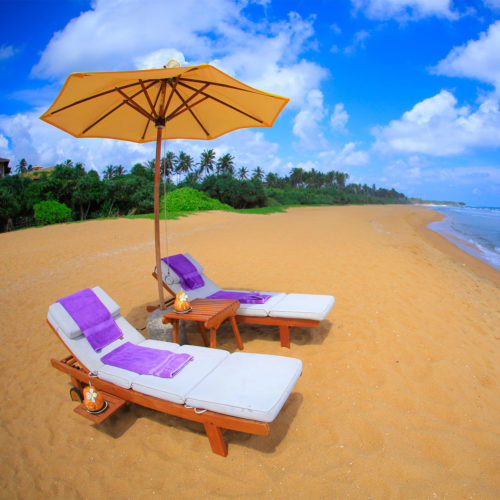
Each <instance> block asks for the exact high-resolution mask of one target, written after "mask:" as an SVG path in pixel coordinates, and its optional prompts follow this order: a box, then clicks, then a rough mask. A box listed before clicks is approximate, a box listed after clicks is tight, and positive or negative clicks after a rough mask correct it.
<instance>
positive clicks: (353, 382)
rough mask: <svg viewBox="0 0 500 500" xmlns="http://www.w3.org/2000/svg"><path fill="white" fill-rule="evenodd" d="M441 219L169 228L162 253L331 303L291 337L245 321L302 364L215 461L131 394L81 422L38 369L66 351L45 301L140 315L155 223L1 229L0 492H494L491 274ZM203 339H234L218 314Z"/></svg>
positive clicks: (497, 401) (496, 383) (247, 285)
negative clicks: (97, 303)
mask: <svg viewBox="0 0 500 500" xmlns="http://www.w3.org/2000/svg"><path fill="white" fill-rule="evenodd" d="M441 217H442V216H441V215H440V214H438V213H437V212H434V211H432V210H428V209H426V208H422V207H413V206H359V207H358V206H351V207H318V208H293V209H290V210H288V212H287V213H284V214H280V213H278V214H273V215H266V216H263V215H242V214H233V213H227V212H210V213H202V214H196V215H192V216H190V217H186V218H181V219H180V220H177V221H168V232H169V233H168V234H169V239H168V246H169V249H168V250H169V253H170V254H174V253H178V252H186V251H187V252H190V253H191V254H192V255H193V256H194V257H195V258H196V259H197V260H198V261H199V262H201V263H203V265H204V267H205V271H206V273H207V275H208V276H210V277H211V278H212V279H213V281H215V283H217V284H218V285H219V286H221V287H224V288H241V289H249V290H271V291H283V292H297V293H317V294H331V295H334V296H335V299H336V303H335V306H334V308H333V309H332V311H331V313H330V314H329V315H328V317H327V319H326V320H325V321H324V322H323V323H322V325H321V326H320V327H319V328H315V329H305V328H304V329H303V328H296V329H292V333H291V349H289V350H288V349H285V348H282V347H280V343H279V335H278V329H277V327H260V326H253V325H241V326H240V330H241V334H242V339H243V342H244V345H245V351H246V352H258V353H269V354H279V355H283V356H293V357H297V358H300V359H301V360H302V361H303V364H304V370H303V374H302V377H301V378H300V379H299V381H298V383H297V385H296V387H295V389H294V391H293V392H292V394H291V396H290V398H289V399H288V401H287V402H286V404H285V406H284V408H283V410H282V411H281V413H280V414H279V415H278V417H277V418H276V420H275V421H274V422H273V423H272V424H271V434H270V435H269V436H250V435H246V434H242V433H237V432H232V431H228V432H226V433H225V439H226V442H227V443H228V449H229V455H228V456H227V457H226V458H222V457H220V456H218V455H215V454H213V453H212V452H211V450H210V445H209V442H208V439H207V438H206V436H205V434H204V431H203V427H202V426H201V425H199V424H196V423H192V422H188V421H186V420H181V419H178V418H175V417H171V416H168V415H164V414H160V413H158V412H154V411H151V410H148V409H145V408H141V407H137V406H131V407H129V408H127V409H122V410H120V411H119V412H118V413H117V414H116V415H114V416H112V417H111V418H110V419H108V420H107V421H106V422H104V423H103V424H102V425H100V426H94V425H93V424H91V423H90V422H89V421H88V420H86V419H84V418H82V417H80V416H78V415H77V414H75V413H74V412H73V408H74V407H75V406H76V403H75V402H73V401H71V400H70V398H69V388H70V383H69V377H67V376H65V375H63V374H62V373H60V372H58V371H57V370H55V369H54V368H52V367H51V365H50V358H52V357H56V358H59V359H62V358H63V357H65V356H66V354H67V351H66V350H65V348H64V346H63V345H62V343H61V342H60V341H59V340H58V339H57V337H56V336H55V335H54V333H53V332H52V331H51V329H50V328H49V326H48V325H47V323H46V315H47V310H48V306H49V305H50V304H51V303H53V302H54V301H55V300H57V299H58V298H60V297H63V296H65V295H68V294H71V293H73V292H75V291H78V290H80V289H82V288H85V287H92V286H96V285H99V286H101V287H102V288H103V289H104V290H105V291H107V292H108V293H109V294H110V295H111V297H113V298H114V299H115V301H116V302H118V304H120V305H121V310H122V314H123V315H124V316H125V317H126V318H127V319H128V320H129V321H130V322H131V323H132V324H133V325H134V326H135V327H136V328H139V329H140V328H143V327H144V326H145V322H146V318H147V316H148V313H147V311H146V305H147V304H153V303H155V298H156V296H157V287H156V281H155V280H154V279H153V278H152V276H151V272H152V268H153V261H154V244H153V222H152V221H151V220H142V219H141V220H128V219H117V220H108V221H89V222H83V223H78V224H68V225H56V226H49V227H44V228H34V229H28V230H23V231H17V232H13V233H6V234H0V248H1V252H0V263H1V264H0V280H1V283H2V285H1V290H0V294H1V295H0V303H1V304H2V305H1V309H0V310H1V314H0V327H1V328H0V332H1V339H2V341H1V343H0V356H1V367H2V369H1V372H0V377H1V378H0V380H1V391H0V402H1V410H0V422H1V426H0V439H1V448H2V452H1V454H2V460H1V465H0V468H1V469H0V472H1V474H0V497H1V498H9V499H11V498H29V499H33V498H44V499H45V498H51V499H52V498H65V499H67V498H107V499H110V498H111V499H114V498H116V499H118V498H131V499H136V498H138V499H146V498H147V499H150V498H154V497H157V498H204V497H208V498H210V497H212V498H216V497H229V498H257V497H258V498H273V499H274V498H308V499H309V498H405V499H408V498H410V499H411V498H418V499H424V498H425V499H427V498H430V499H433V498H453V499H462V498H481V499H494V498H495V499H498V498H500V311H499V309H500V273H499V272H498V271H495V270H494V269H493V268H490V267H488V266H487V265H486V264H483V263H481V262H479V261H477V260H475V259H474V258H472V257H470V256H468V255H467V254H465V253H464V252H462V251H460V250H459V249H457V248H455V247H454V246H453V245H452V244H451V243H449V242H448V241H447V240H445V239H444V238H443V237H441V236H439V235H438V234H436V233H433V232H432V231H430V230H428V229H426V228H425V226H426V225H427V224H429V223H430V222H431V221H433V220H438V219H440V218H441ZM162 230H163V228H162ZM188 335H189V339H190V342H191V343H194V344H198V345H201V338H200V335H199V333H198V331H197V329H196V326H195V328H189V329H188ZM217 346H218V347H220V348H222V349H227V350H229V351H231V352H234V351H236V350H237V346H236V343H235V339H234V336H233V334H232V331H231V328H230V327H229V326H226V325H224V326H223V327H221V329H220V330H219V332H218V335H217Z"/></svg>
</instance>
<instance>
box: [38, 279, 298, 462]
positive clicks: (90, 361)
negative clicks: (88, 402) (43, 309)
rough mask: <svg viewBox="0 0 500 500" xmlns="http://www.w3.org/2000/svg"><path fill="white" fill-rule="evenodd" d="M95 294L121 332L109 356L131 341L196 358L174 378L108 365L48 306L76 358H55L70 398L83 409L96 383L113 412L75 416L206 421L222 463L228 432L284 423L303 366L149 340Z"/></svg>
mask: <svg viewBox="0 0 500 500" xmlns="http://www.w3.org/2000/svg"><path fill="white" fill-rule="evenodd" d="M92 290H93V291H94V293H95V294H96V295H97V296H98V298H99V299H100V300H101V302H102V303H103V304H104V306H105V307H106V308H107V309H108V310H109V312H110V313H111V315H112V317H113V319H114V321H115V323H116V325H117V326H118V327H119V328H120V329H121V331H122V333H123V336H122V337H121V338H119V339H117V340H114V341H113V342H112V343H111V344H109V346H107V347H106V348H105V349H110V350H113V349H116V348H117V347H118V346H120V345H123V344H124V343H125V342H132V343H135V344H138V345H143V346H145V347H148V346H149V347H152V348H156V349H159V350H169V351H177V350H178V351H179V352H180V351H182V352H186V353H189V354H191V355H192V356H193V359H192V362H190V363H189V364H188V365H186V367H185V368H184V369H183V370H182V371H181V373H180V374H178V375H176V376H175V377H174V378H172V379H165V378H160V377H155V376H153V375H140V374H137V373H134V372H131V371H129V370H125V369H121V368H115V367H113V366H110V365H107V364H105V363H103V362H102V361H101V357H102V356H103V354H104V353H103V351H101V352H96V351H94V349H93V348H92V347H91V345H90V344H89V343H88V341H87V340H86V339H85V337H84V335H83V333H82V332H81V330H80V328H79V327H78V325H77V324H76V323H75V322H74V320H73V319H72V318H71V316H70V315H69V314H68V312H67V311H66V310H65V309H64V307H63V306H62V305H61V304H59V303H54V304H52V305H51V306H50V307H49V313H48V316H47V323H48V325H49V326H50V328H51V330H52V331H53V332H54V333H55V335H56V336H57V338H58V339H59V340H60V341H61V342H62V343H63V344H64V346H65V347H66V348H67V349H68V351H69V352H70V356H67V357H66V358H64V359H62V360H57V359H52V360H51V364H52V366H53V367H54V368H56V369H57V370H59V371H61V372H63V373H65V374H67V375H68V376H69V377H70V380H71V384H72V388H71V390H70V393H71V395H72V399H74V400H75V397H73V396H78V399H80V403H81V402H82V399H83V398H82V392H83V389H84V387H85V386H87V385H90V383H92V386H94V387H96V388H97V389H98V390H100V391H102V393H103V396H104V399H105V400H106V401H107V402H108V408H107V409H106V410H105V411H104V412H103V413H101V414H98V415H92V414H89V413H88V412H86V410H85V408H84V407H83V405H82V404H80V406H79V407H77V408H75V411H76V412H77V413H79V414H81V415H83V416H85V417H87V418H90V419H91V420H92V421H94V423H96V424H99V423H101V422H102V421H103V420H106V419H107V418H108V417H109V416H111V415H112V414H113V413H114V412H115V411H117V410H118V409H119V408H120V407H121V406H123V405H124V404H125V403H135V404H138V405H141V406H144V407H146V408H150V409H153V410H157V411H160V412H162V413H166V414H169V415H174V416H177V417H181V418H185V419H187V420H191V421H194V422H200V423H202V424H203V426H204V428H205V432H206V434H207V437H208V439H209V442H210V446H211V447H212V451H213V452H214V453H216V454H218V455H222V456H226V455H227V445H226V443H225V441H224V439H223V433H224V431H225V430H227V429H230V430H235V431H240V432H246V433H249V434H255V435H261V436H265V435H268V434H269V423H270V422H272V421H273V420H274V419H275V418H276V417H277V416H278V414H279V412H280V411H281V408H282V406H283V404H284V403H285V402H286V400H287V399H288V396H289V394H290V392H291V391H292V390H293V387H294V386H295V383H296V382H297V380H298V378H299V377H300V374H301V372H302V363H301V361H300V360H298V359H295V358H289V357H284V356H273V355H267V354H254V353H242V352H237V353H228V352H227V351H222V350H219V349H211V348H208V347H199V346H190V345H185V346H179V345H178V344H175V343H170V342H161V341H157V340H150V339H145V338H144V337H143V336H142V335H141V334H140V333H139V332H138V331H137V330H136V329H135V328H134V327H133V326H132V325H131V324H130V323H128V322H127V320H126V319H125V318H123V316H121V314H120V308H119V306H118V305H117V304H116V303H115V302H114V301H113V300H112V299H111V298H110V297H109V296H108V295H107V294H106V293H105V292H104V291H103V290H102V289H100V288H99V287H94V288H93V289H92ZM105 349H104V350H105ZM108 352H109V351H108ZM117 370H118V371H117ZM240 387H241V389H240ZM106 398H108V399H106ZM199 408H201V409H202V410H199Z"/></svg>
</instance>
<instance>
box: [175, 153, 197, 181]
mask: <svg viewBox="0 0 500 500" xmlns="http://www.w3.org/2000/svg"><path fill="white" fill-rule="evenodd" d="M193 164H194V162H193V157H192V156H191V155H188V154H187V153H184V151H181V152H180V153H179V155H178V156H177V163H176V166H175V172H176V174H178V175H180V174H185V175H186V176H187V174H189V172H191V170H192V169H193Z"/></svg>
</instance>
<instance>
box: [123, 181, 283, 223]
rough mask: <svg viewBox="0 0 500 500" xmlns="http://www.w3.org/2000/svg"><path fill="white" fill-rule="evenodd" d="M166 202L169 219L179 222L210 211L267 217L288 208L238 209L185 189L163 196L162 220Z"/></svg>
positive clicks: (143, 217) (132, 216)
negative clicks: (191, 215) (187, 217)
mask: <svg viewBox="0 0 500 500" xmlns="http://www.w3.org/2000/svg"><path fill="white" fill-rule="evenodd" d="M165 202H166V205H167V206H166V208H167V219H168V220H177V219H178V218H179V217H186V216H188V215H190V214H193V213H195V212H206V211H208V210H223V211H225V212H235V213H239V214H259V215H267V214H272V213H276V212H285V211H286V208H287V207H284V206H273V207H260V208H240V209H236V208H233V207H231V206H229V205H226V204H225V203H221V202H220V201H219V200H214V199H213V198H210V197H208V196H207V195H206V194H204V193H202V192H200V191H197V190H196V189H192V188H188V187H184V188H181V189H176V190H175V191H171V192H170V193H167V195H166V196H162V197H161V199H160V219H164V218H165ZM128 218H129V219H153V218H154V214H138V215H130V216H128Z"/></svg>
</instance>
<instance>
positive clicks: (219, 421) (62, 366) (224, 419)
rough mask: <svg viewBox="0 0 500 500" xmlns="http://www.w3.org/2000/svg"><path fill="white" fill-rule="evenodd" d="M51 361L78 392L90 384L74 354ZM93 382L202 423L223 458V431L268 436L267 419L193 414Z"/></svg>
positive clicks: (142, 403) (191, 410)
mask: <svg viewBox="0 0 500 500" xmlns="http://www.w3.org/2000/svg"><path fill="white" fill-rule="evenodd" d="M47 323H48V324H49V326H50V328H51V329H52V330H53V331H54V333H55V334H56V335H57V338H58V339H59V340H61V342H63V341H62V339H61V338H60V337H59V334H58V333H57V331H56V330H55V329H54V327H53V326H52V325H51V324H50V322H49V321H48V320H47ZM63 344H64V342H63ZM64 346H65V347H66V349H68V346H67V345H66V344H64ZM68 350H69V349H68ZM70 352H71V351H70ZM50 362H51V364H52V366H53V367H54V368H57V369H58V370H60V371H61V372H63V373H66V374H67V375H69V376H70V378H71V383H72V384H73V387H74V388H75V389H77V390H79V391H80V392H82V390H83V388H84V387H85V386H87V385H89V383H90V378H91V375H90V373H89V370H87V369H86V368H85V366H84V365H83V363H81V362H80V361H79V360H78V358H77V357H76V356H75V355H74V354H73V353H71V355H70V356H68V357H66V358H64V359H62V360H60V361H59V360H57V359H51V360H50ZM92 385H93V386H94V387H96V388H97V389H99V390H101V391H103V392H107V393H108V394H112V395H113V396H116V397H118V398H121V399H123V400H124V401H127V402H129V403H135V404H137V405H140V406H144V407H146V408H150V409H152V410H157V411H160V412H162V413H167V414H168V415H174V416H176V417H180V418H185V419H187V420H192V421H194V422H200V423H202V424H203V426H204V427H205V432H206V434H207V437H208V440H209V442H210V446H211V447H212V451H213V452H214V453H216V454H217V455H221V456H223V457H225V456H227V445H226V443H225V441H224V438H223V433H224V432H225V431H226V430H228V429H230V430H233V431H240V432H246V433H247V434H256V435H259V436H267V435H269V424H268V423H266V422H259V421H257V420H248V419H245V418H240V417H232V416H230V415H223V414H222V413H216V412H213V411H209V410H207V411H205V412H203V413H196V412H195V409H194V408H186V407H185V406H184V405H182V404H178V403H172V402H170V401H165V400H164V399H160V398H155V397H154V396H148V395H147V394H142V393H141V392H137V391H134V390H133V389H124V388H123V387H120V386H118V385H115V384H112V383H111V382H106V381H105V380H101V379H99V378H97V377H92Z"/></svg>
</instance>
